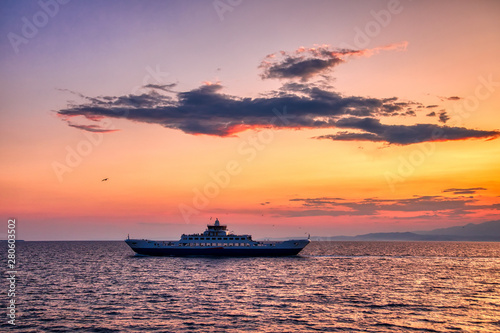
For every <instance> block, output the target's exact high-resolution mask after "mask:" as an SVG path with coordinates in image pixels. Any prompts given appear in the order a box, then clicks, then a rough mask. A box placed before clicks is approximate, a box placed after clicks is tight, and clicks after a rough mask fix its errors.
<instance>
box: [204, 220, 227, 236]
mask: <svg viewBox="0 0 500 333" xmlns="http://www.w3.org/2000/svg"><path fill="white" fill-rule="evenodd" d="M203 235H204V236H227V235H228V232H227V225H221V224H220V222H219V219H217V218H216V219H215V223H214V224H207V230H205V232H204V233H203Z"/></svg>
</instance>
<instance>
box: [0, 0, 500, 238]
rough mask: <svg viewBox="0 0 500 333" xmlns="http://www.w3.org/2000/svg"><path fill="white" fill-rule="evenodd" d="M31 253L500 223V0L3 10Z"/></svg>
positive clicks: (22, 221)
mask: <svg viewBox="0 0 500 333" xmlns="http://www.w3.org/2000/svg"><path fill="white" fill-rule="evenodd" d="M0 16H1V17H0V35H1V39H0V74H1V75H0V77H1V79H0V85H1V89H0V94H1V95H0V101H1V102H0V156H1V157H2V158H1V159H0V167H1V170H2V172H1V173H0V186H1V187H0V188H1V191H0V196H1V199H0V215H1V219H2V220H3V221H5V222H6V223H5V228H4V230H0V236H2V238H3V237H5V236H6V230H7V221H8V219H11V218H15V219H16V221H17V224H16V232H17V237H18V239H25V240H121V239H125V238H126V237H127V235H128V234H129V235H130V236H131V237H137V238H153V239H177V238H178V237H179V236H180V234H182V233H191V232H201V231H203V230H204V228H205V225H206V224H207V223H211V221H213V220H214V219H215V218H216V217H217V218H219V220H221V222H222V223H225V224H228V226H229V229H230V230H232V231H233V232H235V233H243V234H253V235H254V238H266V237H289V236H294V237H295V236H305V235H307V234H311V235H315V236H338V235H357V234H363V233H369V232H390V231H418V230H430V229H434V228H443V227H451V226H457V225H463V224H467V223H480V222H485V221H490V220H496V219H498V218H499V216H500V177H499V174H500V173H499V171H500V170H499V169H500V168H499V167H500V115H499V112H498V111H499V107H500V66H499V62H498V59H500V20H499V17H500V3H499V2H498V1H474V2H471V1H439V2H435V1H409V0H401V1H397V0H390V1H314V2H309V1H245V0H215V1H106V2H102V1H78V0H71V1H68V0H59V1H57V0H41V1H11V0H8V1H2V3H1V4H0Z"/></svg>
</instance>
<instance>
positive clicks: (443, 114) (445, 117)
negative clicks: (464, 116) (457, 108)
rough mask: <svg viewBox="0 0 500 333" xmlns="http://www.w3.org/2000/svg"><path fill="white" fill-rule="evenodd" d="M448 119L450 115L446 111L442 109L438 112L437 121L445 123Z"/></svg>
mask: <svg viewBox="0 0 500 333" xmlns="http://www.w3.org/2000/svg"><path fill="white" fill-rule="evenodd" d="M448 120H450V116H448V113H446V111H444V110H441V112H439V121H440V122H441V123H443V124H445V123H446V122H447V121H448Z"/></svg>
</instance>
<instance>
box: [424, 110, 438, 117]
mask: <svg viewBox="0 0 500 333" xmlns="http://www.w3.org/2000/svg"><path fill="white" fill-rule="evenodd" d="M426 116H427V117H435V116H436V112H434V111H432V112H430V113H428V114H426Z"/></svg>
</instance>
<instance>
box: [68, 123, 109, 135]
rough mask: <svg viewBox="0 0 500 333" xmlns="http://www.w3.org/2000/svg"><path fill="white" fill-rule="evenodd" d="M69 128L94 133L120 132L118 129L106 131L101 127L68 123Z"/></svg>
mask: <svg viewBox="0 0 500 333" xmlns="http://www.w3.org/2000/svg"><path fill="white" fill-rule="evenodd" d="M68 125H69V126H71V127H74V128H78V129H81V130H84V131H87V132H94V133H111V132H116V131H118V130H116V129H106V128H102V127H101V126H99V125H76V124H72V123H68Z"/></svg>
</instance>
